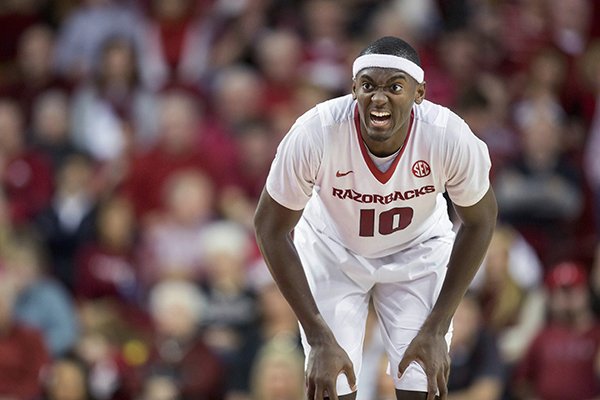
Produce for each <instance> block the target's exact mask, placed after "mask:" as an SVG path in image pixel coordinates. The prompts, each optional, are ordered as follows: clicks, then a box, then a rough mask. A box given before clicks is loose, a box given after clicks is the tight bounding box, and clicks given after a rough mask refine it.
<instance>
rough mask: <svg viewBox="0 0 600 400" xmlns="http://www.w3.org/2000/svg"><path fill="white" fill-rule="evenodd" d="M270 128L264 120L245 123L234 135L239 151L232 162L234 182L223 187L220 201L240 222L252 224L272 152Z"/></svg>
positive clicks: (222, 209) (273, 147)
mask: <svg viewBox="0 0 600 400" xmlns="http://www.w3.org/2000/svg"><path fill="white" fill-rule="evenodd" d="M273 139H274V135H273V132H272V131H271V129H270V128H269V126H268V125H267V123H266V121H251V122H248V123H246V124H244V125H243V126H242V127H241V128H240V129H239V131H238V134H237V136H236V137H235V143H236V146H237V148H238V151H239V156H238V157H237V160H236V162H235V163H234V165H232V166H231V169H232V170H234V171H235V172H234V173H235V175H236V179H237V182H238V183H237V184H236V185H231V186H229V187H227V188H226V189H224V190H223V191H222V195H221V198H220V202H219V208H220V211H221V213H222V214H223V215H224V216H225V217H227V218H228V219H231V220H233V221H236V222H238V223H241V224H242V225H244V226H246V227H248V228H250V229H253V228H252V219H253V217H254V210H255V209H256V204H257V203H258V198H259V197H260V193H261V192H262V188H263V186H264V183H265V181H266V178H267V174H268V172H269V168H270V160H272V159H273V156H274V155H275V143H276V142H275V141H274V140H273Z"/></svg>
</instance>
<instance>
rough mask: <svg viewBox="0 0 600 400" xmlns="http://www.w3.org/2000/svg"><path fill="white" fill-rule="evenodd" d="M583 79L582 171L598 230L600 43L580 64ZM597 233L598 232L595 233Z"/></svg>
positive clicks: (599, 198) (599, 204) (599, 199)
mask: <svg viewBox="0 0 600 400" xmlns="http://www.w3.org/2000/svg"><path fill="white" fill-rule="evenodd" d="M582 69H583V74H584V79H585V81H586V84H587V87H588V89H589V92H590V99H589V103H590V105H589V111H588V113H589V115H588V117H589V125H590V126H589V132H588V134H587V142H586V146H585V148H584V149H583V152H584V169H583V170H584V171H585V173H586V178H587V181H588V182H589V186H590V188H591V189H592V192H593V196H594V198H593V203H594V214H595V217H596V229H599V228H600V157H598V154H600V41H596V42H594V43H593V44H592V45H591V46H590V48H589V50H588V51H587V53H586V55H585V58H584V59H583V62H582ZM597 232H598V231H597Z"/></svg>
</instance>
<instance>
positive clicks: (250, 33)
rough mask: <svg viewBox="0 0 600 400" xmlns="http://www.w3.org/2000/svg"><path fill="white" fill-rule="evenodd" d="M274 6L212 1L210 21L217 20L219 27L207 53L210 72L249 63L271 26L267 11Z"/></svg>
mask: <svg viewBox="0 0 600 400" xmlns="http://www.w3.org/2000/svg"><path fill="white" fill-rule="evenodd" d="M276 3H277V2H271V1H264V0H251V1H244V2H232V1H227V0H216V1H215V2H214V16H213V18H215V19H217V20H218V21H219V26H218V27H217V29H218V30H217V34H216V36H215V42H214V46H213V47H214V48H213V49H212V51H211V53H210V63H211V67H212V70H213V72H217V71H219V70H221V69H223V68H227V67H229V66H235V65H242V64H246V63H247V62H248V61H250V59H251V58H252V53H253V47H255V45H256V42H257V41H258V40H259V39H260V37H261V35H262V34H263V33H264V32H265V31H266V29H267V28H268V27H269V25H270V22H271V21H269V20H268V17H269V16H268V15H267V14H268V13H269V11H270V10H269V8H270V6H272V5H275V4H276ZM279 3H280V5H281V3H283V2H279ZM293 24H294V23H292V25H293ZM288 26H289V25H288Z"/></svg>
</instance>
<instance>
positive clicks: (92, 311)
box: [75, 299, 151, 400]
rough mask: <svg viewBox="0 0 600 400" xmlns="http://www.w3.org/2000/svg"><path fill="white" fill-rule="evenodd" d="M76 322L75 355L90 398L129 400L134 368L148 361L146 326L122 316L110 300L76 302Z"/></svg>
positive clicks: (136, 320)
mask: <svg viewBox="0 0 600 400" xmlns="http://www.w3.org/2000/svg"><path fill="white" fill-rule="evenodd" d="M134 317H137V316H134ZM79 318H80V321H81V335H80V338H79V341H78V343H77V347H76V349H75V354H76V355H77V357H79V358H80V359H81V360H83V361H84V362H85V365H86V366H87V368H88V371H89V378H88V380H89V388H90V392H91V394H92V395H93V396H94V397H95V398H96V399H99V400H109V399H110V400H130V399H131V398H132V393H134V391H135V389H136V385H137V379H136V374H135V371H136V368H138V367H139V366H141V365H143V364H144V363H145V362H147V360H148V357H149V346H148V345H147V344H146V343H147V341H148V340H149V339H148V336H150V335H151V330H150V324H149V323H147V321H142V322H143V323H144V324H142V323H141V322H140V319H139V318H136V319H134V318H132V315H129V314H126V313H123V312H122V309H121V308H120V307H119V306H118V305H117V304H116V303H115V302H113V301H111V300H110V299H97V300H93V301H82V302H80V303H79ZM142 331H143V334H140V332H142Z"/></svg>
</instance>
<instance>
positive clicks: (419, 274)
mask: <svg viewBox="0 0 600 400" xmlns="http://www.w3.org/2000/svg"><path fill="white" fill-rule="evenodd" d="M294 243H295V245H296V248H297V251H298V254H299V256H300V259H301V261H302V265H303V266H304V269H305V271H306V276H307V279H308V283H309V285H310V288H311V291H312V294H313V296H314V298H315V301H316V303H317V306H318V308H319V311H320V312H321V314H322V315H323V318H324V319H325V321H326V322H327V324H328V325H329V327H330V328H331V330H332V331H333V334H334V335H335V337H336V339H337V341H338V343H339V344H340V346H342V348H343V349H344V350H346V352H347V353H348V355H349V356H350V359H351V360H352V363H353V365H354V372H355V374H356V376H357V377H358V376H359V375H360V369H361V363H362V351H363V340H364V336H365V323H366V320H367V313H368V308H369V300H370V298H372V299H373V304H374V306H375V310H376V312H377V316H378V319H379V326H380V330H381V335H382V337H383V342H384V345H385V349H386V352H387V355H388V358H389V360H390V364H391V371H392V373H391V376H392V377H393V379H394V383H395V386H396V388H397V389H401V390H411V391H421V392H426V391H427V376H426V375H425V372H424V371H423V369H422V367H421V366H420V365H419V364H417V363H416V362H413V363H412V364H411V365H410V366H409V368H408V369H407V370H406V371H405V373H404V374H403V376H402V378H401V379H398V377H397V373H396V370H397V367H398V364H399V363H400V360H401V359H402V356H403V354H404V351H405V350H406V347H407V346H408V345H409V344H410V342H411V341H412V339H413V338H414V337H415V336H416V334H417V332H418V331H419V329H420V328H421V325H422V324H423V322H424V321H425V319H426V318H427V316H428V315H429V313H430V312H431V309H432V308H433V305H434V304H435V301H436V299H437V297H438V295H439V293H440V290H441V287H442V283H443V281H444V277H445V275H446V265H447V263H448V260H449V258H450V252H451V250H452V238H433V239H430V240H427V241H426V242H424V243H421V244H419V245H417V246H414V247H411V248H409V249H407V250H404V251H401V252H399V253H396V254H393V255H390V256H386V257H382V258H371V259H368V258H364V257H360V256H357V255H356V254H353V253H351V252H349V251H348V250H347V249H346V248H345V247H343V246H341V245H340V244H338V243H337V242H335V241H333V240H331V239H330V238H328V237H326V236H324V235H318V234H316V233H315V232H314V231H313V230H312V229H311V228H310V227H309V226H307V224H306V222H305V221H303V220H302V219H301V222H300V223H299V224H298V226H297V227H296V229H295V231H294ZM301 334H302V343H303V346H304V352H305V355H306V358H307V359H308V355H309V353H310V346H309V344H308V342H307V341H306V335H305V334H304V332H303V331H301ZM451 337H452V332H451V329H450V331H449V332H448V334H447V335H446V341H447V343H448V347H450V339H451ZM357 386H359V383H358V382H357ZM337 392H338V395H344V394H349V393H351V390H350V386H349V385H348V382H347V379H346V376H345V375H343V374H342V375H340V376H339V377H338V381H337Z"/></svg>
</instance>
